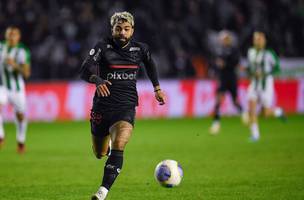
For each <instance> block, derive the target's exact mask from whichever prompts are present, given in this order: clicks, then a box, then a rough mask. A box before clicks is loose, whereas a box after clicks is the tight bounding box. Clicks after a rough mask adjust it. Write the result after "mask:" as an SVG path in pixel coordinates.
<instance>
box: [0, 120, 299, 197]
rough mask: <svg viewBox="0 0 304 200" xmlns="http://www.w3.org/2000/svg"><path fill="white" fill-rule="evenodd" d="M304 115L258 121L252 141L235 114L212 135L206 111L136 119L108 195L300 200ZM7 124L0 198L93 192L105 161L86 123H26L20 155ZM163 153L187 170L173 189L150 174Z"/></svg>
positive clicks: (1, 157) (0, 157) (1, 154)
mask: <svg viewBox="0 0 304 200" xmlns="http://www.w3.org/2000/svg"><path fill="white" fill-rule="evenodd" d="M303 119H304V117H303V116H291V117H289V119H288V122H287V123H282V122H280V121H279V120H277V119H264V120H261V125H260V127H261V131H262V138H261V141H259V142H258V143H250V142H248V137H249V131H248V129H247V128H246V127H245V126H243V125H242V124H240V120H239V118H223V120H222V130H221V133H220V134H219V135H217V136H211V135H209V134H208V128H209V125H210V124H211V119H209V118H203V119H174V120H138V121H137V123H136V129H135V131H134V134H133V136H132V139H131V141H130V143H129V144H128V146H127V149H126V151H125V161H124V167H123V170H122V173H121V175H120V176H119V177H118V180H117V181H116V183H115V184H114V186H113V188H112V190H111V192H110V193H109V196H108V199H109V200H115V199H119V200H131V199H132V200H136V199H146V200H156V199H166V200H170V199H172V200H200V199H203V200H205V199H206V200H208V199H214V200H215V199H216V200H219V199H227V200H228V199H229V200H230V199H240V200H241V199H242V200H243V199H267V200H269V199H276V200H280V199H282V200H283V199H284V200H286V199H291V200H296V199H299V200H300V199H304V190H303V187H304V145H303V142H304V126H303ZM5 129H6V133H7V137H6V141H5V146H4V147H3V148H2V149H1V150H0V199H1V200H18V199H20V200H21V199H22V200H53V199H54V200H58V199H60V200H85V199H90V195H91V194H92V193H94V192H96V190H97V188H98V185H99V183H100V179H101V174H102V171H103V166H104V162H105V161H104V160H101V161H100V160H96V159H95V158H94V156H93V154H92V151H91V144H90V134H89V124H88V122H58V123H31V124H30V126H29V133H28V142H27V153H26V154H25V155H18V154H17V153H16V142H15V128H14V125H13V124H8V125H6V126H5ZM168 158H170V159H175V160H177V161H179V162H180V163H181V165H182V167H183V169H184V174H185V176H184V179H183V181H182V184H181V185H180V186H179V187H177V188H173V189H167V188H163V187H161V186H159V185H158V184H157V183H156V181H155V180H154V177H153V173H154V167H155V166H156V164H157V163H158V162H159V161H161V160H163V159H168Z"/></svg>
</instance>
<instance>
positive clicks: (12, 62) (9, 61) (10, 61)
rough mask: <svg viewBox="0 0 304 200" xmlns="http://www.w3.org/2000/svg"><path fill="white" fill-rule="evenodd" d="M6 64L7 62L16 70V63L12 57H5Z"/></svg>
mask: <svg viewBox="0 0 304 200" xmlns="http://www.w3.org/2000/svg"><path fill="white" fill-rule="evenodd" d="M6 64H7V65H10V66H11V67H12V68H13V70H16V69H17V68H18V65H17V63H16V62H15V60H14V59H12V58H7V59H6Z"/></svg>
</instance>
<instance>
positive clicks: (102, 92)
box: [96, 80, 112, 97]
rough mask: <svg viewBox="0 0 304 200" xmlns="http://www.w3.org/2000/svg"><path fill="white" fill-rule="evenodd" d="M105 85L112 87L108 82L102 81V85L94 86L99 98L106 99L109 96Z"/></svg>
mask: <svg viewBox="0 0 304 200" xmlns="http://www.w3.org/2000/svg"><path fill="white" fill-rule="evenodd" d="M107 85H112V83H111V82H110V81H108V80H103V82H102V83H100V84H96V91H97V95H98V96H99V97H100V96H102V97H108V96H110V90H109V88H108V86H107Z"/></svg>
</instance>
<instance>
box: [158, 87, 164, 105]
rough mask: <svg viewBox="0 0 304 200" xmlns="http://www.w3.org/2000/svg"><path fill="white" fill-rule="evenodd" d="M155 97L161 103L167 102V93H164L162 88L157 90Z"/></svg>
mask: <svg viewBox="0 0 304 200" xmlns="http://www.w3.org/2000/svg"><path fill="white" fill-rule="evenodd" d="M155 98H156V100H157V101H158V102H159V105H164V104H165V98H166V97H165V93H163V92H162V91H161V90H160V89H159V90H156V91H155Z"/></svg>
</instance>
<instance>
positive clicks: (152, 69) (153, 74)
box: [143, 47, 165, 105]
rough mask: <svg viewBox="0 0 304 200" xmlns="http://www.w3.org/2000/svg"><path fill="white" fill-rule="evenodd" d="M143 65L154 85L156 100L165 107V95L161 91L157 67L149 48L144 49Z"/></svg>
mask: <svg viewBox="0 0 304 200" xmlns="http://www.w3.org/2000/svg"><path fill="white" fill-rule="evenodd" d="M143 63H144V65H145V68H146V71H147V75H148V77H149V79H150V80H151V82H152V84H153V87H154V93H155V98H156V100H157V101H158V102H159V104H160V105H164V104H165V94H164V92H163V91H162V90H161V87H160V84H159V81H158V75H157V69H156V65H155V62H154V60H153V58H152V56H151V53H150V51H149V49H148V47H144V58H143Z"/></svg>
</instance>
